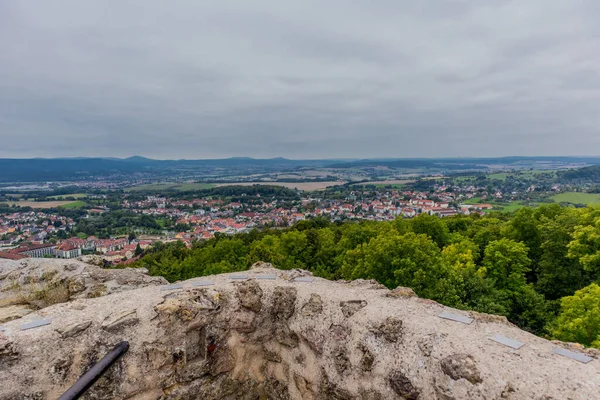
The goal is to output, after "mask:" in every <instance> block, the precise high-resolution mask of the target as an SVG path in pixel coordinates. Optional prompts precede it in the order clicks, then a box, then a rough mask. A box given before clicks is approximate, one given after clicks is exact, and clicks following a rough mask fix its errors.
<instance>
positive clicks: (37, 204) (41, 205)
mask: <svg viewBox="0 0 600 400" xmlns="http://www.w3.org/2000/svg"><path fill="white" fill-rule="evenodd" d="M76 203H77V205H76V206H70V205H71V204H76ZM79 203H83V205H85V203H84V202H82V201H60V200H55V201H29V200H21V201H9V202H8V205H9V206H13V205H16V206H18V207H31V208H37V209H47V208H57V207H64V208H78V207H81V205H80V204H79Z"/></svg>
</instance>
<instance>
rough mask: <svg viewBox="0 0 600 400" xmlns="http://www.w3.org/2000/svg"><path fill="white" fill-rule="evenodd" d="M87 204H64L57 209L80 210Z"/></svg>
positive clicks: (80, 202)
mask: <svg viewBox="0 0 600 400" xmlns="http://www.w3.org/2000/svg"><path fill="white" fill-rule="evenodd" d="M86 205H87V204H86V203H85V201H81V200H79V201H74V202H72V203H69V204H64V205H62V206H58V208H66V209H75V208H82V207H85V206H86Z"/></svg>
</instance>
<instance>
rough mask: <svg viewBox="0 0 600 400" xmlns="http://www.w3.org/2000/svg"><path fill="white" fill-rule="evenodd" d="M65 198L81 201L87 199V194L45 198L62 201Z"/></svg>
mask: <svg viewBox="0 0 600 400" xmlns="http://www.w3.org/2000/svg"><path fill="white" fill-rule="evenodd" d="M67 197H72V198H74V199H82V198H84V197H87V194H85V193H73V194H60V195H57V196H48V197H46V198H47V199H48V200H63V199H65V198H67Z"/></svg>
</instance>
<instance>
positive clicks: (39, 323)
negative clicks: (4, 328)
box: [21, 319, 52, 331]
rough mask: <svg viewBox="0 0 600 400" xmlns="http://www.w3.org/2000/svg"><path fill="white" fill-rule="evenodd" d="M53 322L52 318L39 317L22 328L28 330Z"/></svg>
mask: <svg viewBox="0 0 600 400" xmlns="http://www.w3.org/2000/svg"><path fill="white" fill-rule="evenodd" d="M51 323H52V320H50V319H38V320H35V321H31V322H28V323H26V324H23V325H21V330H22V331H26V330H28V329H34V328H39V327H40V326H45V325H50V324H51Z"/></svg>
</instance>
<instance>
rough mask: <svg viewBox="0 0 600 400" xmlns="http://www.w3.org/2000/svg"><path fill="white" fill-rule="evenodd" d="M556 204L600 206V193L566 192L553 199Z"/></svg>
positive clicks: (556, 195)
mask: <svg viewBox="0 0 600 400" xmlns="http://www.w3.org/2000/svg"><path fill="white" fill-rule="evenodd" d="M551 199H552V200H554V201H555V202H556V203H571V204H600V193H580V192H564V193H559V194H555V195H554V196H552V197H551Z"/></svg>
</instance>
